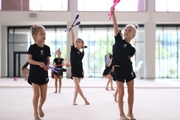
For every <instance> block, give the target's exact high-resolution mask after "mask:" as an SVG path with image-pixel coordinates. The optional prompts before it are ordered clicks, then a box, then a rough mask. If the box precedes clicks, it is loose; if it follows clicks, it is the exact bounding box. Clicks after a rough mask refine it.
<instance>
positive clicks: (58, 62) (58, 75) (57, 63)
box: [53, 49, 64, 93]
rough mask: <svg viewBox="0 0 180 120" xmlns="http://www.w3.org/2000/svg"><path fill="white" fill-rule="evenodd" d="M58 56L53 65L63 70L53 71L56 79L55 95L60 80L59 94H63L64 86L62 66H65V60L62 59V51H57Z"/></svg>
mask: <svg viewBox="0 0 180 120" xmlns="http://www.w3.org/2000/svg"><path fill="white" fill-rule="evenodd" d="M56 55H57V58H55V59H54V61H53V65H54V67H55V68H60V69H61V70H59V71H58V73H57V72H55V71H53V74H54V79H55V92H54V93H57V86H58V85H57V82H58V79H59V93H60V92H61V86H62V78H63V71H62V66H63V65H64V63H63V62H64V58H61V51H60V49H58V50H57V51H56Z"/></svg>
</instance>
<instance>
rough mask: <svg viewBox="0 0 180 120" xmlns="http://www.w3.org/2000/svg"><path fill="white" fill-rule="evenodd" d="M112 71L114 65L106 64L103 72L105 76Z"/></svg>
mask: <svg viewBox="0 0 180 120" xmlns="http://www.w3.org/2000/svg"><path fill="white" fill-rule="evenodd" d="M111 71H112V66H110V67H108V66H106V68H105V69H104V72H103V76H105V75H108V74H110V73H111Z"/></svg>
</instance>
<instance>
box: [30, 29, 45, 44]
mask: <svg viewBox="0 0 180 120" xmlns="http://www.w3.org/2000/svg"><path fill="white" fill-rule="evenodd" d="M40 29H43V30H44V31H45V27H44V26H42V25H33V26H32V27H31V28H30V30H31V35H32V37H33V39H34V41H36V39H35V38H34V35H36V34H37V33H38V31H39V30H40Z"/></svg>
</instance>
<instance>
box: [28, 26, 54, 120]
mask: <svg viewBox="0 0 180 120" xmlns="http://www.w3.org/2000/svg"><path fill="white" fill-rule="evenodd" d="M31 34H32V37H33V39H34V40H35V44H33V45H31V46H30V47H29V50H28V63H29V64H30V71H29V78H28V83H29V84H31V85H32V88H33V92H34V95H33V100H32V101H33V108H34V119H35V120H41V119H40V117H41V118H42V117H44V112H43V110H42V106H43V104H44V102H45V100H46V94H47V83H48V82H49V78H48V71H47V70H48V68H47V67H46V66H47V65H49V63H50V56H51V54H50V48H49V47H48V46H47V45H45V44H44V42H45V39H46V33H45V28H44V27H43V26H40V25H34V26H32V27H31ZM39 98H40V100H39ZM39 116H40V117H39Z"/></svg>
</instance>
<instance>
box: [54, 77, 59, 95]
mask: <svg viewBox="0 0 180 120" xmlns="http://www.w3.org/2000/svg"><path fill="white" fill-rule="evenodd" d="M54 80H55V82H54V85H55V91H54V93H57V82H58V76H57V75H54Z"/></svg>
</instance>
